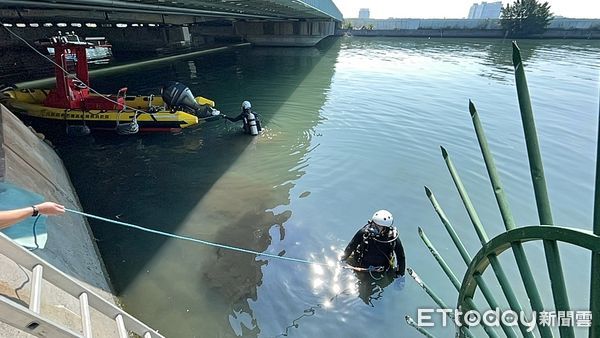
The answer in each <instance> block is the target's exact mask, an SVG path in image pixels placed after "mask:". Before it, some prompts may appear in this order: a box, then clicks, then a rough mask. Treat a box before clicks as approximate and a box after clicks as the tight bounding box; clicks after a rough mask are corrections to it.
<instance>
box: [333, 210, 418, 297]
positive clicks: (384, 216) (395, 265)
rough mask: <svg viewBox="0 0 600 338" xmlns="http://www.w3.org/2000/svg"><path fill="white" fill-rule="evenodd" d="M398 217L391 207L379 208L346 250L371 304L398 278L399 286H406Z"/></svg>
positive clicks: (361, 293)
mask: <svg viewBox="0 0 600 338" xmlns="http://www.w3.org/2000/svg"><path fill="white" fill-rule="evenodd" d="M393 223H394V217H393V216H392V214H391V213H390V212H389V211H387V210H379V211H377V212H376V213H375V214H373V217H371V219H370V220H369V221H368V222H367V224H366V225H365V226H364V227H362V228H361V229H360V230H358V232H356V234H355V235H354V237H353V238H352V241H350V243H349V244H348V246H347V247H346V250H344V254H343V256H342V257H341V260H342V261H343V262H346V263H348V265H349V267H350V268H351V269H352V270H354V271H355V272H357V277H358V291H359V297H360V298H361V299H362V300H363V302H364V303H365V304H367V305H371V306H373V303H372V300H373V299H378V298H380V297H381V295H382V292H383V288H385V287H386V286H388V285H390V284H391V283H392V282H394V279H395V280H396V281H395V283H394V285H395V287H396V288H398V289H402V288H404V270H405V265H406V262H405V257H404V248H403V247H402V242H401V241H400V236H399V235H398V230H396V227H394V226H392V224H393Z"/></svg>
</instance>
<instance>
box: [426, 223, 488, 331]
mask: <svg viewBox="0 0 600 338" xmlns="http://www.w3.org/2000/svg"><path fill="white" fill-rule="evenodd" d="M418 229H419V236H420V237H421V239H422V240H423V243H425V246H426V247H427V249H429V252H431V255H433V258H435V260H436V261H437V262H438V264H439V265H440V267H441V268H442V270H444V273H446V276H448V279H450V282H451V283H452V285H454V287H455V288H456V290H457V291H459V292H460V288H461V286H460V282H459V281H458V279H457V278H456V275H455V274H454V272H452V269H450V267H449V266H448V264H447V263H446V261H445V260H444V258H443V257H442V256H441V255H440V253H439V252H438V251H437V249H436V248H435V247H434V246H433V244H432V243H431V241H430V240H429V238H428V237H427V235H425V232H424V231H423V229H422V228H421V227H419V228H418ZM466 302H467V306H468V307H469V308H471V309H473V310H477V306H476V305H475V303H473V300H472V299H467V300H466ZM477 311H478V312H479V313H481V311H479V310H477ZM482 327H483V329H484V330H485V332H486V333H487V334H488V336H490V337H498V334H497V333H496V332H495V331H494V330H493V328H491V327H489V326H487V325H482Z"/></svg>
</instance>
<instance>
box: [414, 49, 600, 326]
mask: <svg viewBox="0 0 600 338" xmlns="http://www.w3.org/2000/svg"><path fill="white" fill-rule="evenodd" d="M513 65H514V68H515V80H516V86H517V96H518V99H519V108H520V111H521V120H522V123H523V131H524V135H525V143H526V146H527V155H528V158H529V166H530V171H531V180H532V184H533V188H534V193H535V201H536V205H537V211H538V216H539V221H540V225H535V226H523V227H517V226H516V224H515V221H514V219H513V217H512V214H511V211H510V207H509V204H508V199H507V198H506V195H505V193H504V189H503V188H502V184H501V183H500V176H499V175H498V172H497V170H496V165H495V163H494V159H493V156H492V153H491V151H490V149H489V146H488V143H487V139H486V137H485V133H484V131H483V127H482V124H481V121H480V120H479V114H478V113H477V109H476V108H475V105H474V104H473V102H471V101H469V113H470V115H471V119H472V122H473V126H474V128H475V133H476V135H477V140H478V142H479V147H480V149H481V153H482V155H483V159H484V162H485V166H486V169H487V172H488V176H489V178H490V183H491V185H492V188H493V191H494V195H495V197H496V202H497V204H498V208H499V210H500V214H501V215H502V220H503V222H504V227H505V229H506V232H504V233H502V234H500V235H498V236H496V237H494V238H492V239H489V237H488V235H487V233H486V231H485V229H484V226H483V223H482V222H481V220H480V219H479V216H478V215H477V212H476V211H475V207H474V205H473V202H472V201H471V199H470V198H469V196H468V194H467V191H466V189H465V187H464V185H463V183H462V181H461V179H460V177H459V175H458V171H457V169H456V167H455V166H454V163H452V161H451V159H450V156H449V155H448V152H447V151H446V149H444V148H443V147H442V156H443V158H444V161H445V162H446V165H447V166H448V170H449V172H450V175H451V177H452V180H453V181H454V184H455V186H456V188H457V190H458V192H459V195H460V197H461V199H462V201H463V204H464V206H465V209H466V211H467V213H468V215H469V218H470V219H471V222H472V223H473V227H474V229H475V231H476V233H477V236H478V237H479V240H480V242H481V245H482V248H481V249H480V250H479V252H478V253H477V254H476V255H475V256H474V257H473V258H471V256H470V255H469V253H468V252H467V250H466V248H465V247H464V245H463V244H462V241H461V240H460V238H459V237H458V235H457V234H456V231H454V228H453V227H452V225H451V223H450V221H449V220H448V217H447V216H446V214H445V213H444V211H443V210H442V208H441V206H440V204H439V203H438V201H437V200H436V198H435V196H434V195H433V193H432V192H431V190H430V189H429V188H427V187H425V193H426V195H427V197H428V198H429V200H430V201H431V204H432V206H433V208H434V210H435V212H436V213H437V215H438V217H439V218H440V220H441V222H442V224H443V225H444V227H445V228H446V231H447V232H448V234H449V235H450V237H451V239H452V242H453V243H454V245H455V246H456V248H457V249H458V251H459V253H460V255H461V257H462V258H463V260H464V262H465V264H466V265H467V271H466V273H465V275H464V277H463V280H462V283H461V282H459V280H458V279H457V277H456V275H455V274H454V272H453V271H452V270H451V269H450V267H449V266H448V265H447V264H446V262H445V260H444V258H443V257H442V256H441V255H440V254H439V252H438V251H437V250H436V249H435V247H434V245H433V243H431V241H430V240H429V239H428V238H427V236H426V235H425V233H424V231H423V229H421V228H419V236H420V237H421V239H422V240H423V242H424V244H425V245H426V247H427V248H428V249H429V251H430V252H431V254H432V255H433V257H434V258H435V259H436V261H437V262H438V263H439V265H440V267H441V268H442V270H443V271H444V272H445V274H446V276H447V277H448V279H449V280H450V282H451V284H452V285H453V286H454V287H455V288H456V289H457V290H458V291H459V294H458V301H457V304H456V308H457V309H460V310H461V311H462V312H463V313H464V312H466V311H468V310H471V309H472V310H476V307H475V304H474V301H473V297H474V295H475V291H476V290H477V289H479V290H480V291H481V292H482V294H483V296H484V298H485V299H486V301H487V303H488V304H489V305H490V309H495V308H497V301H496V299H495V297H494V295H492V293H491V291H490V289H489V288H488V286H487V285H486V283H485V281H484V280H483V278H482V275H483V273H484V272H485V271H486V269H487V267H488V266H491V267H492V269H493V270H494V273H495V275H496V277H497V278H498V282H499V284H500V286H501V289H502V292H503V293H504V295H505V297H506V299H507V301H508V303H509V305H510V308H511V309H512V310H513V311H516V312H519V311H522V310H523V308H522V306H521V304H520V302H519V300H518V299H517V296H516V294H515V293H514V291H513V288H512V286H511V283H510V280H509V279H508V278H507V276H506V274H505V272H504V269H503V267H502V265H501V264H500V262H499V260H498V256H499V255H500V254H502V253H503V252H505V251H507V250H509V249H511V250H512V251H513V253H514V256H515V260H516V264H517V266H518V268H519V273H520V275H521V280H522V281H523V285H524V286H525V290H526V292H527V296H528V297H529V299H528V301H529V303H530V305H531V309H532V310H533V311H534V313H538V314H539V313H540V312H542V311H550V310H552V309H551V308H544V304H543V302H542V299H541V296H540V292H539V290H538V288H537V286H536V282H535V278H534V276H533V273H532V271H531V267H530V265H529V260H528V258H527V256H526V254H525V250H524V249H523V244H522V243H524V242H528V241H542V242H543V245H544V253H545V258H546V264H547V266H548V273H549V279H550V283H551V286H552V295H553V299H554V309H555V310H556V311H570V310H571V309H570V306H569V298H568V295H567V288H566V283H565V279H564V273H563V269H562V263H561V257H560V252H559V250H558V244H557V243H558V241H561V242H564V243H569V244H572V245H575V246H578V247H580V248H584V249H587V250H589V251H590V252H591V253H592V258H591V259H592V272H591V281H590V298H591V300H590V311H591V314H592V324H591V327H590V330H589V337H590V338H597V337H600V122H599V126H598V149H597V158H596V182H595V183H596V185H595V197H594V199H595V203H594V224H593V233H591V232H589V231H583V230H579V229H574V228H567V227H560V226H553V223H554V222H553V219H552V211H551V208H550V199H549V197H548V191H547V187H546V179H545V176H544V167H543V164H542V156H541V152H540V147H539V144H538V138H537V131H536V128H535V121H534V118H533V111H532V108H531V100H530V97H529V90H528V88H527V79H526V77H525V70H524V66H523V62H522V60H521V53H520V50H519V48H518V47H517V45H516V43H514V42H513ZM408 273H409V275H410V276H411V277H413V279H414V280H415V281H416V282H417V284H419V286H421V288H423V290H425V292H426V293H427V294H428V295H429V296H430V297H431V298H432V299H433V300H434V301H435V302H436V304H438V306H440V307H441V308H447V307H446V305H445V303H444V302H443V301H442V300H441V299H440V298H439V297H438V296H437V294H436V293H435V292H434V291H433V290H432V289H431V288H430V287H428V286H427V284H425V282H424V281H423V280H421V278H419V276H418V275H417V274H416V273H415V272H414V271H413V270H412V269H410V268H409V269H408ZM447 315H449V314H447ZM453 319H455V318H453ZM536 319H537V318H536ZM406 320H407V323H408V324H409V325H410V326H413V327H415V328H416V329H417V331H418V332H420V333H421V334H423V335H425V336H427V337H433V335H432V334H431V333H429V332H427V331H426V330H425V329H423V328H420V327H418V326H417V325H416V323H415V322H414V321H413V320H412V318H410V317H409V316H406ZM458 320H462V319H461V318H458ZM462 323H464V321H462ZM457 329H458V330H457V332H458V335H459V336H460V337H469V338H470V337H472V336H473V335H472V333H471V332H470V330H468V329H467V328H466V327H465V326H464V325H461V326H460V327H458V328H457ZM483 329H484V330H485V332H486V333H487V335H488V336H489V337H497V336H498V334H497V333H496V331H495V330H494V328H492V327H489V326H483ZM519 329H520V332H521V335H522V336H523V337H534V334H533V332H530V329H528V328H527V327H525V326H524V325H521V323H519ZM537 329H538V330H539V333H540V336H541V337H542V338H551V337H553V333H552V330H551V329H550V327H548V326H544V325H537ZM502 330H503V332H504V334H505V335H506V336H507V337H517V334H516V333H515V331H513V330H512V329H511V328H509V327H505V326H502ZM559 332H560V337H562V338H572V337H574V330H573V327H572V326H562V325H561V326H559Z"/></svg>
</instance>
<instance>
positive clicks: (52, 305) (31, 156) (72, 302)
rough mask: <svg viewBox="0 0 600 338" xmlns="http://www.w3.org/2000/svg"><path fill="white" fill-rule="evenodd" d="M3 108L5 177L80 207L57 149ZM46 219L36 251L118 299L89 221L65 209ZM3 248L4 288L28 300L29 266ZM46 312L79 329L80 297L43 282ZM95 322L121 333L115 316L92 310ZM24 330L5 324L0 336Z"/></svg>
mask: <svg viewBox="0 0 600 338" xmlns="http://www.w3.org/2000/svg"><path fill="white" fill-rule="evenodd" d="M0 111H1V113H0V115H1V124H0V133H1V134H2V136H3V138H2V139H1V140H2V149H3V153H4V156H3V157H2V158H3V160H4V164H5V175H4V181H6V182H8V183H11V184H13V185H16V186H19V187H22V188H24V189H27V190H30V191H33V192H35V193H37V194H40V195H42V196H44V197H45V198H46V199H47V200H52V201H55V202H58V203H61V204H64V205H65V206H67V207H69V208H73V209H79V210H81V205H80V203H79V200H78V198H77V195H76V194H75V192H74V189H73V187H72V185H71V182H70V179H69V176H68V174H67V173H66V171H65V168H64V166H63V163H62V161H61V159H60V158H59V157H58V155H57V154H56V153H55V152H54V150H53V149H52V148H51V147H50V146H49V145H48V144H47V143H46V142H44V141H43V140H42V139H40V137H39V136H40V135H39V134H36V133H34V132H33V131H32V130H31V129H30V128H28V127H26V126H25V125H23V123H22V122H21V121H20V120H19V119H18V118H17V117H16V116H14V115H13V114H12V113H11V112H10V111H8V109H6V108H5V107H4V106H2V105H0ZM46 224H47V229H48V241H47V243H46V247H45V248H44V249H39V250H36V251H35V252H34V253H35V254H37V255H38V256H40V257H41V258H43V259H44V260H46V261H47V262H49V263H51V264H52V265H54V266H56V267H57V268H58V269H60V270H61V271H63V272H65V273H66V274H69V275H70V276H72V277H74V278H76V279H78V280H80V281H82V282H83V283H84V284H86V285H87V286H89V287H90V289H91V290H92V291H94V292H95V293H97V294H99V295H101V296H102V297H104V298H105V299H107V300H109V301H111V302H112V303H115V298H114V296H113V295H112V292H111V287H110V284H109V282H108V278H107V276H108V275H107V273H106V269H105V268H104V264H103V262H102V259H101V257H100V255H99V253H98V249H97V247H96V244H95V241H94V239H93V237H92V233H91V230H90V228H89V225H88V223H87V221H86V220H85V219H84V218H83V217H81V216H79V215H73V214H65V215H64V216H57V217H50V218H48V219H47V220H46ZM1 252H2V251H1V248H0V271H2V274H1V276H0V294H2V295H4V296H6V297H9V298H11V299H13V300H15V301H18V302H22V303H28V301H29V291H28V289H29V281H30V274H29V272H28V271H24V270H23V269H22V268H20V267H19V266H18V265H16V264H15V263H14V262H12V261H11V260H9V259H8V258H6V257H5V256H2V255H1ZM42 313H43V314H44V315H45V316H48V317H49V318H50V319H52V320H55V321H56V322H59V323H62V324H64V325H67V326H68V327H70V328H72V329H74V330H80V327H81V318H80V316H79V301H78V300H77V299H75V298H74V297H71V296H68V295H66V294H64V293H62V292H61V291H60V290H57V289H56V288H55V287H53V286H52V285H50V284H48V283H44V286H43V289H42ZM93 323H94V325H93V326H94V333H95V336H97V337H115V336H117V333H116V326H115V323H114V321H112V320H107V318H106V317H103V316H100V315H99V314H93ZM18 332H20V331H18ZM21 336H22V337H27V336H28V335H22V334H21V333H19V334H17V333H15V331H14V329H12V328H10V327H7V326H6V325H0V337H21Z"/></svg>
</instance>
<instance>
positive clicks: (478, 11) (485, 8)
mask: <svg viewBox="0 0 600 338" xmlns="http://www.w3.org/2000/svg"><path fill="white" fill-rule="evenodd" d="M501 12H502V1H496V2H490V3H487V2H485V1H483V2H482V3H480V4H476V3H475V4H473V5H472V6H471V8H470V9H469V17H468V18H469V19H498V18H499V17H500V13H501Z"/></svg>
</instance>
